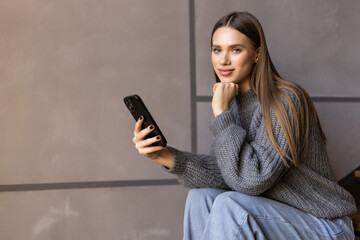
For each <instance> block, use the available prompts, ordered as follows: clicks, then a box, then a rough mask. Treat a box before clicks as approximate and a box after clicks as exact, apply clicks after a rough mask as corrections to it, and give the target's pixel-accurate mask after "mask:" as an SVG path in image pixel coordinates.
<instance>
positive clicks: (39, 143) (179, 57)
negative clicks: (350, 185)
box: [0, 0, 360, 240]
mask: <svg viewBox="0 0 360 240" xmlns="http://www.w3.org/2000/svg"><path fill="white" fill-rule="evenodd" d="M231 11H249V12H252V13H253V14H255V15H256V16H257V17H258V18H259V20H260V22H261V23H262V24H263V27H264V31H265V33H266V36H267V41H268V46H269V49H270V51H271V52H270V53H271V56H272V58H273V60H274V63H275V65H276V67H277V68H278V70H279V72H280V74H281V75H282V76H283V77H284V78H286V79H289V80H291V81H295V82H298V83H299V84H301V85H302V86H303V87H304V88H305V89H306V90H307V91H308V92H309V93H310V95H311V96H312V97H314V100H315V105H316V107H317V110H318V113H319V116H320V120H321V121H322V124H323V128H324V130H325V132H326V134H327V137H328V152H329V156H330V159H331V162H332V164H333V167H334V170H335V173H336V176H337V178H338V179H340V178H342V177H343V176H345V175H346V174H347V173H348V172H350V171H351V170H352V169H354V168H355V167H357V166H358V165H359V159H360V145H359V143H360V137H359V136H360V135H359V129H360V125H359V123H360V100H359V99H360V81H359V78H360V68H359V67H358V63H359V62H360V47H359V45H358V43H359V42H360V29H359V28H360V24H359V23H360V15H359V14H358V12H359V11H360V2H359V1H356V0H349V1H342V2H339V1H336V0H304V1H295V0H266V1H259V0H251V1H250V0H226V1H217V0H196V1H194V0H181V1H177V0H167V1H165V0H138V1H130V0H121V1H115V0H91V1H86V0H76V1H69V0H66V1H54V0H50V1H44V0H27V1H24V0H19V1H11V0H2V1H1V2H0V239H2V240H30V239H31V240H32V239H34V240H43V239H44V240H45V239H46V240H49V239H53V240H64V239H78V240H85V239H86V240H95V239H106V240H112V239H114V240H115V239H117V240H118V239H121V240H151V239H154V240H155V239H156V240H161V239H171V240H173V239H181V238H182V219H183V209H184V204H185V199H186V194H187V191H188V190H187V189H185V188H184V187H182V186H180V185H178V184H176V183H175V181H174V180H173V179H174V176H171V175H168V174H166V173H165V172H164V171H163V170H162V168H161V167H160V166H158V165H157V164H155V163H153V162H151V161H150V160H148V159H146V158H143V157H141V156H140V155H138V154H137V152H136V150H135V149H134V146H133V143H132V142H131V139H132V134H133V126H134V120H133V119H132V118H131V116H130V114H129V113H128V111H127V109H126V108H125V106H124V104H123V100H122V99H123V97H124V96H126V95H130V94H134V93H137V94H139V95H140V96H141V97H142V98H143V100H144V101H145V102H146V104H147V106H148V108H149V110H150V111H151V112H152V114H153V116H154V117H155V119H156V121H157V122H158V124H159V126H160V127H161V129H162V131H163V133H164V134H165V136H166V137H167V140H168V142H169V145H171V146H175V147H177V148H179V149H182V150H187V151H196V152H198V153H206V152H207V151H208V150H209V147H210V146H209V145H210V142H209V139H211V135H210V132H209V130H208V127H207V125H208V121H209V117H210V116H211V106H210V99H211V98H210V96H211V88H212V85H213V83H214V77H213V72H212V70H211V64H210V39H209V37H210V33H211V29H212V26H213V25H214V23H215V22H216V20H217V19H218V18H220V17H221V16H223V15H224V14H226V13H228V12H231Z"/></svg>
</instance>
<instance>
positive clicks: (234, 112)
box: [133, 12, 356, 240]
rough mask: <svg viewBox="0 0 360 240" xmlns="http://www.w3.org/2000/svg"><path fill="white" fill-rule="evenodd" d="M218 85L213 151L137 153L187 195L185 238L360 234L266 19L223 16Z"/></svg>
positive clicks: (218, 32) (216, 50)
mask: <svg viewBox="0 0 360 240" xmlns="http://www.w3.org/2000/svg"><path fill="white" fill-rule="evenodd" d="M211 47H212V54H211V60H212V65H213V68H214V71H215V76H216V83H215V85H214V88H213V99H212V109H213V113H214V118H213V119H211V122H210V130H211V131H212V133H213V139H214V140H213V144H212V148H211V151H210V154H209V155H199V154H193V153H188V152H183V151H180V150H177V149H175V148H172V147H167V148H162V147H154V146H150V145H151V144H152V143H154V142H156V141H158V140H159V139H157V138H156V137H155V138H150V139H146V135H147V134H148V133H150V132H151V131H152V130H153V129H152V128H150V127H149V128H146V129H143V130H141V125H142V122H143V119H142V118H140V119H139V120H138V121H137V123H136V125H135V133H134V139H133V142H134V143H135V146H136V148H137V149H138V151H139V153H140V154H142V155H144V156H147V157H149V158H151V159H152V160H153V161H155V162H157V163H160V164H162V165H163V166H165V167H166V170H167V171H168V172H169V173H172V174H175V175H176V176H177V178H178V180H179V181H180V182H181V183H182V184H183V185H184V186H186V187H189V188H192V189H191V190H190V191H189V195H188V198H187V202H186V206H185V220H184V239H192V240H197V239H204V240H205V239H206V240H212V239H214V240H221V239H227V240H230V239H276V240H280V239H286V240H289V239H291V240H294V239H322V240H323V239H353V238H354V234H353V228H352V223H351V219H350V218H349V217H348V215H349V214H350V213H352V212H354V211H356V207H355V204H354V199H353V198H352V196H351V195H350V194H349V193H348V192H347V191H345V190H344V189H343V188H341V187H340V186H339V185H338V184H337V183H336V181H335V178H334V174H333V172H332V170H331V167H330V163H329V160H328V156H327V153H326V149H325V142H326V138H325V135H324V132H323V130H322V128H321V125H320V122H319V119H318V116H317V113H316V110H315V108H314V105H313V103H312V101H311V99H310V97H309V95H308V94H307V93H306V92H305V91H304V89H302V88H301V87H300V86H299V85H297V84H295V83H292V82H289V81H286V80H284V79H282V78H281V77H280V75H279V74H278V72H277V71H276V69H275V67H274V65H273V63H272V61H271V59H270V56H269V52H268V49H267V46H266V41H265V36H264V32H263V30H262V27H261V25H260V23H259V22H258V20H257V19H256V18H255V17H254V16H253V15H251V14H250V13H246V12H235V13H231V14H229V15H226V16H224V17H222V18H221V19H220V20H219V21H218V22H217V23H216V25H215V27H214V29H213V32H212V36H211Z"/></svg>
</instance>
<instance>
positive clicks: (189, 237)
mask: <svg viewBox="0 0 360 240" xmlns="http://www.w3.org/2000/svg"><path fill="white" fill-rule="evenodd" d="M222 239H223V240H238V239H253V240H255V239H257V240H259V239H261V240H262V239H268V240H272V239H274V240H282V239H284V240H297V239H304V240H313V239H314V240H315V239H319V240H325V239H346V240H348V239H355V236H354V230H353V226H352V222H351V219H350V218H349V217H344V218H337V219H331V220H329V219H323V218H317V217H315V216H313V215H311V214H308V213H305V212H303V211H300V210H298V209H296V208H294V207H291V206H289V205H286V204H283V203H280V202H277V201H274V200H271V199H268V198H264V197H259V196H249V195H246V194H242V193H239V192H233V191H225V190H220V189H211V188H200V189H191V190H190V191H189V195H188V197H187V200H186V206H185V217H184V240H222Z"/></svg>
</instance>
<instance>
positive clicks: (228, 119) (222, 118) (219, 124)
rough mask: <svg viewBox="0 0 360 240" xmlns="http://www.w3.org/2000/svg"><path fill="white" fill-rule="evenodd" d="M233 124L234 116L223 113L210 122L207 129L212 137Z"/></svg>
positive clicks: (229, 113)
mask: <svg viewBox="0 0 360 240" xmlns="http://www.w3.org/2000/svg"><path fill="white" fill-rule="evenodd" d="M233 124H235V119H234V116H233V115H232V113H231V112H230V111H226V112H223V113H221V114H219V115H218V116H217V117H215V118H213V119H212V120H211V121H210V125H209V128H210V130H211V132H212V133H213V134H214V136H217V135H218V134H219V133H220V132H221V131H222V130H223V129H225V128H227V127H229V126H230V125H233Z"/></svg>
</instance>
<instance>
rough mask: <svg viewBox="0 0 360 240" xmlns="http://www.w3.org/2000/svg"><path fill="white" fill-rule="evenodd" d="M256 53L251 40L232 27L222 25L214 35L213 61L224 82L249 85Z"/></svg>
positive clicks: (217, 73) (218, 74) (216, 71)
mask: <svg viewBox="0 0 360 240" xmlns="http://www.w3.org/2000/svg"><path fill="white" fill-rule="evenodd" d="M256 55H257V54H256V49H255V47H254V45H253V44H252V42H251V40H250V39H249V38H248V37H246V36H245V35H244V34H242V33H241V32H239V31H237V30H236V29H234V28H232V27H220V28H218V29H217V30H216V31H215V33H214V35H213V37H212V52H211V61H212V65H213V67H214V70H215V73H216V75H217V76H218V77H219V79H220V81H221V82H223V83H230V82H232V83H236V84H239V85H240V86H243V85H249V81H250V74H251V71H252V68H253V65H254V63H255V62H256V59H255V58H256V57H257V56H256Z"/></svg>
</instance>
